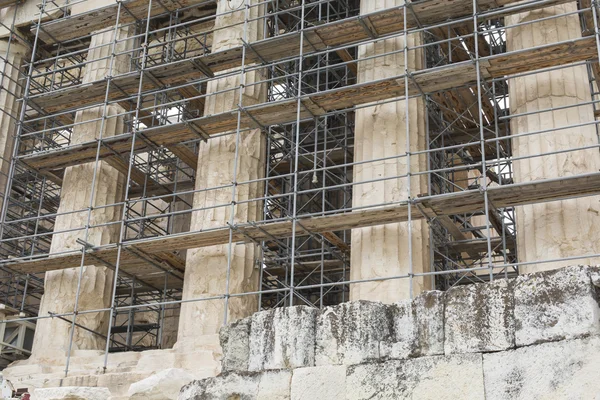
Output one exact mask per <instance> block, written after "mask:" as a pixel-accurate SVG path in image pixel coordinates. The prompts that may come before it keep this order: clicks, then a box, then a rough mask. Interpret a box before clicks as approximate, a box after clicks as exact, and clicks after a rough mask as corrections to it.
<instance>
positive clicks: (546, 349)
mask: <svg viewBox="0 0 600 400" xmlns="http://www.w3.org/2000/svg"><path fill="white" fill-rule="evenodd" d="M598 354H600V338H598V337H597V336H595V337H591V338H586V339H577V340H572V341H571V340H565V341H561V342H555V343H544V344H539V345H534V346H528V347H523V348H520V349H517V350H512V351H505V352H501V353H493V354H484V356H483V357H484V361H483V367H484V376H485V392H486V393H485V394H486V399H489V400H496V399H498V400H513V399H523V400H525V399H527V400H530V399H597V398H598V395H599V394H600V372H598V371H600V357H599V356H598Z"/></svg>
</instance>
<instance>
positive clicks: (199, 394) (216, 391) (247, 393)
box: [178, 372, 260, 400]
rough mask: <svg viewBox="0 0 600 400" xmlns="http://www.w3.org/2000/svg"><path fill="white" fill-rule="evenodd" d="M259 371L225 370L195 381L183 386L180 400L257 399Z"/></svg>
mask: <svg viewBox="0 0 600 400" xmlns="http://www.w3.org/2000/svg"><path fill="white" fill-rule="evenodd" d="M259 382H260V373H259V372H225V373H223V374H221V375H219V376H217V377H215V378H207V379H202V380H199V381H193V382H191V383H189V384H187V385H185V386H184V387H182V388H181V391H180V392H179V397H178V399H179V400H207V399H211V400H221V399H222V400H229V399H236V398H237V399H244V400H246V399H248V400H250V399H255V398H256V396H257V394H258V385H259Z"/></svg>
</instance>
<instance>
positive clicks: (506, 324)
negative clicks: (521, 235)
mask: <svg viewBox="0 0 600 400" xmlns="http://www.w3.org/2000/svg"><path fill="white" fill-rule="evenodd" d="M513 285H514V282H513V281H510V280H508V281H507V280H504V279H502V280H497V281H494V282H492V283H480V284H474V285H467V286H460V287H455V288H452V289H450V290H449V291H448V292H446V295H445V296H446V311H445V324H444V325H445V327H444V329H445V339H444V351H445V353H446V354H452V353H474V352H484V351H500V350H506V349H509V348H512V347H513V346H514V343H515V338H514V336H515V326H514V317H513V310H514V295H513Z"/></svg>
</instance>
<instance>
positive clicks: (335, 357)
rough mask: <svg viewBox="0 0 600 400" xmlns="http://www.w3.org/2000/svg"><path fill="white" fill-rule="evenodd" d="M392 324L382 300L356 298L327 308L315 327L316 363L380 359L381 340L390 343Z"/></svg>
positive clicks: (348, 362) (332, 363)
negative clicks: (370, 300)
mask: <svg viewBox="0 0 600 400" xmlns="http://www.w3.org/2000/svg"><path fill="white" fill-rule="evenodd" d="M391 325H392V323H391V318H390V314H389V313H388V308H387V307H386V306H385V305H384V304H382V303H374V302H369V301H353V302H349V303H342V304H340V305H337V306H335V307H327V308H325V309H324V310H323V312H322V313H321V314H320V315H319V317H318V320H317V327H316V348H315V362H316V365H335V364H358V363H362V362H365V361H368V360H372V359H378V358H380V343H381V342H388V343H389V342H390V341H391V338H392V326H391Z"/></svg>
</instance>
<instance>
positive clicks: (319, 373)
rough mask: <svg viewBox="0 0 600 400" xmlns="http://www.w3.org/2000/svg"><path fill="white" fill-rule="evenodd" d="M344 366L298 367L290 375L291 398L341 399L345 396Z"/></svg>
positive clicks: (302, 399) (309, 399)
mask: <svg viewBox="0 0 600 400" xmlns="http://www.w3.org/2000/svg"><path fill="white" fill-rule="evenodd" d="M346 368H347V367H346V366H345V365H326V366H322V367H309V368H299V369H296V370H294V375H293V376H292V390H291V399H292V400H313V399H343V398H344V397H345V396H346Z"/></svg>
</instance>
